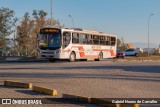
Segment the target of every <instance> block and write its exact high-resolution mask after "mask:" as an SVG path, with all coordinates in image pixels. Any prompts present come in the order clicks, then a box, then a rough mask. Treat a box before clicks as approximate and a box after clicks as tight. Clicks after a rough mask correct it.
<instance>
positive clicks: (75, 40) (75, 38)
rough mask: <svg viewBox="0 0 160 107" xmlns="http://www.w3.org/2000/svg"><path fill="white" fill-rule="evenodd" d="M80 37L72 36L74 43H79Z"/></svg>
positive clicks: (74, 34)
mask: <svg viewBox="0 0 160 107" xmlns="http://www.w3.org/2000/svg"><path fill="white" fill-rule="evenodd" d="M78 36H79V35H78V34H77V33H73V34H72V43H79V37H78Z"/></svg>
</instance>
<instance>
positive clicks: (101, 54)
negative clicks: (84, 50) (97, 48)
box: [94, 52, 103, 61]
mask: <svg viewBox="0 0 160 107" xmlns="http://www.w3.org/2000/svg"><path fill="white" fill-rule="evenodd" d="M102 59H103V53H102V52H100V53H99V55H98V59H94V60H95V61H101V60H102Z"/></svg>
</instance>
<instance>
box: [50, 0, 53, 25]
mask: <svg viewBox="0 0 160 107" xmlns="http://www.w3.org/2000/svg"><path fill="white" fill-rule="evenodd" d="M50 4H51V26H52V14H53V13H52V0H50Z"/></svg>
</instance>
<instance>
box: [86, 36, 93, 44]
mask: <svg viewBox="0 0 160 107" xmlns="http://www.w3.org/2000/svg"><path fill="white" fill-rule="evenodd" d="M86 43H87V44H92V37H91V35H86Z"/></svg>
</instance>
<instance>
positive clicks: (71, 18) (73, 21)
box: [69, 15, 74, 28]
mask: <svg viewBox="0 0 160 107" xmlns="http://www.w3.org/2000/svg"><path fill="white" fill-rule="evenodd" d="M69 17H70V18H71V19H72V24H73V28H74V20H73V18H72V16H71V15H69Z"/></svg>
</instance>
